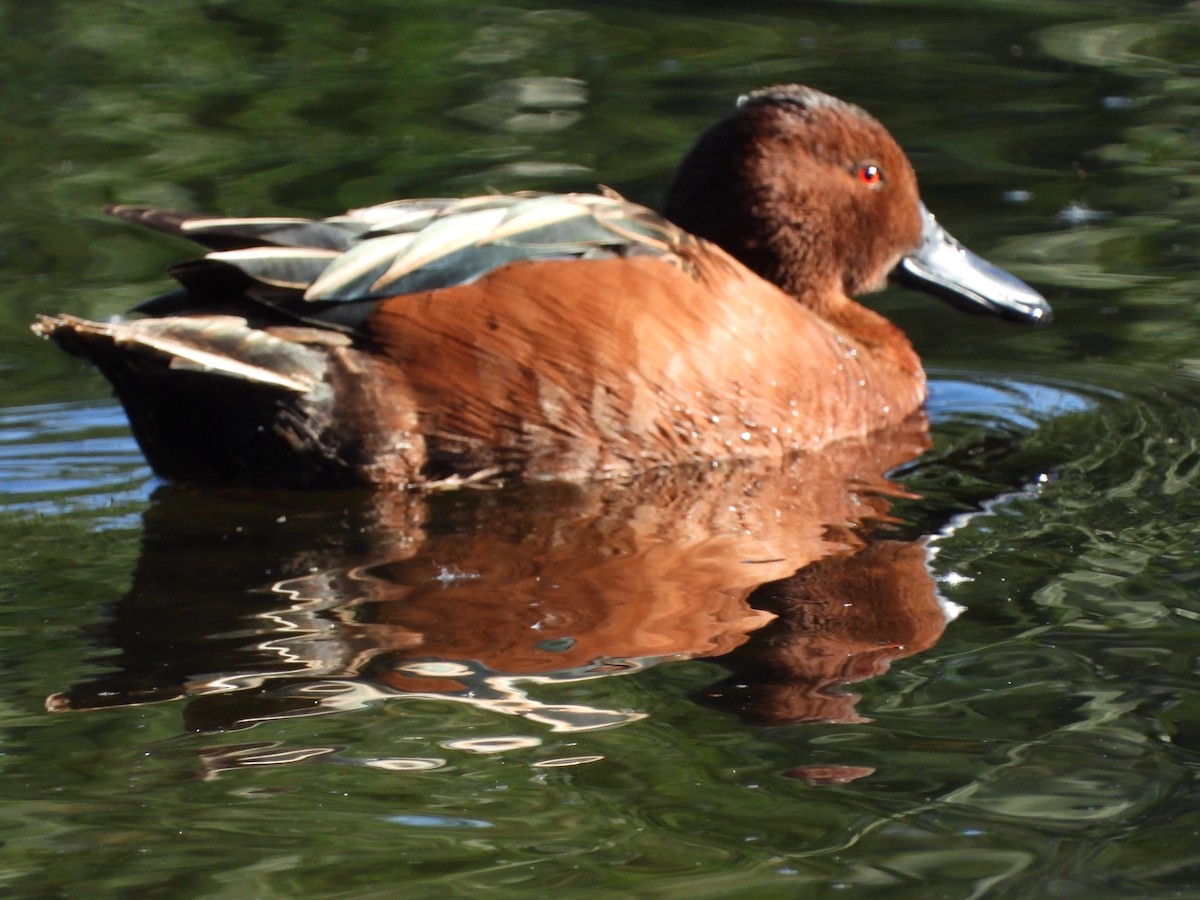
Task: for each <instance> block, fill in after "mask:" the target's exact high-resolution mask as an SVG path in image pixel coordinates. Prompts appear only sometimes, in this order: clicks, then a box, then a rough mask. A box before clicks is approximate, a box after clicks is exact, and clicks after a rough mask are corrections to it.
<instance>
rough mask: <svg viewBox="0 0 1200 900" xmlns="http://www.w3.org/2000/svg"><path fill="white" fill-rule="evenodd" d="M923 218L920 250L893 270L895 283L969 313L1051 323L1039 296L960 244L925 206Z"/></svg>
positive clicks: (1047, 310) (1050, 314) (1027, 286)
mask: <svg viewBox="0 0 1200 900" xmlns="http://www.w3.org/2000/svg"><path fill="white" fill-rule="evenodd" d="M921 215H922V217H923V218H924V228H923V230H922V233H921V246H919V247H918V248H917V249H916V250H915V251H914V252H913V253H911V254H909V255H908V256H906V257H904V258H903V259H902V260H900V262H899V264H898V265H897V266H896V268H895V269H893V270H892V279H893V280H894V281H896V282H898V283H900V284H903V285H906V286H908V287H911V288H916V289H917V290H920V291H925V292H926V293H929V294H933V295H935V296H937V297H941V298H942V299H943V300H948V301H950V302H951V303H953V304H954V305H955V306H959V307H962V308H963V309H966V310H968V311H971V312H988V313H992V314H993V315H997V316H1000V317H1001V318H1004V319H1011V320H1013V321H1016V322H1032V323H1037V324H1045V323H1046V322H1049V321H1050V320H1051V318H1053V316H1052V313H1051V312H1050V304H1048V303H1047V302H1046V299H1045V298H1044V297H1043V296H1042V295H1041V294H1039V293H1038V292H1037V291H1035V290H1034V289H1033V288H1031V287H1030V286H1029V285H1027V284H1026V283H1025V282H1023V281H1022V280H1021V279H1019V278H1017V277H1016V276H1015V275H1010V274H1009V273H1008V272H1005V271H1004V270H1003V269H1001V268H1000V267H999V266H994V265H992V264H991V263H990V262H988V261H987V260H986V259H983V258H982V257H979V256H976V255H975V254H974V253H972V252H971V251H970V250H968V249H967V248H966V247H964V246H963V245H962V244H960V243H959V242H958V241H956V240H955V239H954V238H953V237H951V236H950V234H949V233H948V232H947V231H946V229H944V228H942V226H941V225H939V224H938V221H937V219H935V218H934V217H933V213H931V212H930V211H929V210H927V209H926V208H925V205H924V204H922V205H921Z"/></svg>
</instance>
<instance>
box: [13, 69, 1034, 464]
mask: <svg viewBox="0 0 1200 900" xmlns="http://www.w3.org/2000/svg"><path fill="white" fill-rule="evenodd" d="M108 211H109V212H111V213H112V214H113V215H115V216H117V217H119V218H122V219H126V220H129V221H133V222H138V223H141V224H144V225H147V226H150V227H151V228H155V229H159V230H162V231H166V232H169V233H171V234H176V235H179V236H182V237H186V238H189V239H191V240H193V241H195V242H197V243H199V244H201V245H202V246H204V247H206V248H208V249H209V251H210V252H208V253H207V254H206V255H205V256H203V257H202V258H200V259H197V260H194V261H192V262H186V263H183V264H181V265H178V266H175V267H174V268H172V269H171V270H170V271H171V274H172V275H173V276H174V277H175V279H176V280H177V281H178V282H179V284H180V287H179V288H178V289H177V290H174V291H172V292H170V293H168V294H165V295H163V296H161V297H156V298H154V299H152V300H149V301H147V302H145V303H143V304H141V305H140V306H138V307H135V310H134V311H136V312H138V313H140V314H141V317H140V318H132V319H127V320H121V321H114V322H93V321H87V320H84V319H80V318H76V317H74V316H70V315H58V316H48V317H40V318H39V320H38V321H37V322H36V323H35V324H34V325H33V328H34V330H35V331H36V332H37V333H39V334H41V335H44V336H46V337H49V338H51V339H52V340H54V341H55V342H56V343H57V344H58V345H59V346H61V347H62V348H63V349H65V350H66V351H68V352H70V353H73V354H75V355H78V356H81V357H83V358H85V359H87V360H89V361H90V362H92V363H93V364H94V365H95V366H96V367H97V368H99V369H100V371H101V372H102V373H103V374H104V375H105V376H106V377H107V378H108V379H109V380H110V381H111V382H112V384H113V387H114V388H115V390H116V393H117V396H118V397H119V398H120V401H121V403H122V404H123V405H124V407H125V410H126V412H127V414H128V416H129V419H130V423H131V425H132V428H133V433H134V435H135V437H136V438H137V441H138V443H139V444H140V446H141V448H142V450H143V452H144V453H145V455H146V457H147V459H148V460H149V463H150V465H151V467H152V468H153V469H154V470H155V472H156V473H157V474H159V475H160V476H162V477H164V478H166V479H169V480H176V481H183V482H193V483H210V484H248V485H283V486H299V487H321V486H345V485H355V484H359V485H361V484H367V485H376V486H379V485H418V484H430V483H447V482H450V483H454V482H458V481H471V480H477V479H489V478H504V477H523V478H531V479H542V478H554V479H576V480H577V479H585V478H592V477H611V476H616V475H625V474H630V473H633V472H637V471H642V470H646V469H649V468H653V467H659V466H669V465H675V464H680V463H686V462H692V461H697V460H726V459H729V460H733V459H754V460H760V461H761V460H782V459H783V458H785V457H787V456H788V455H790V454H794V453H797V452H802V451H815V450H819V449H820V448H822V447H824V446H826V445H828V444H830V443H832V442H835V441H839V440H842V439H845V438H851V437H860V436H862V435H865V434H869V433H870V432H872V431H875V430H878V429H885V428H889V427H892V426H895V425H897V424H899V423H901V422H903V421H904V420H905V419H906V418H908V417H909V416H912V415H914V414H918V413H919V411H920V409H921V407H922V404H923V402H924V400H925V396H926V389H925V376H924V373H923V372H922V369H921V365H920V361H919V360H918V358H917V355H916V353H915V351H914V350H913V348H912V346H911V345H910V343H909V342H908V340H907V339H906V338H905V337H904V335H903V334H902V333H901V331H900V330H899V329H898V328H897V327H896V326H894V325H893V324H891V323H890V322H888V321H887V320H886V319H885V318H883V317H882V316H880V315H878V314H877V313H874V312H872V311H870V310H868V309H867V308H866V307H864V306H861V305H860V304H858V303H856V302H855V301H853V300H852V299H851V297H853V296H856V295H859V294H862V293H865V292H868V291H872V290H876V289H879V288H881V287H882V286H884V284H886V283H887V282H888V280H889V279H892V280H895V281H897V282H900V283H903V284H907V285H910V286H913V287H916V288H919V289H922V290H925V291H927V292H930V293H933V294H935V295H938V296H941V297H943V298H946V299H949V300H951V301H953V302H955V303H958V304H961V305H963V306H968V307H971V308H974V309H979V310H981V311H986V312H991V313H994V314H998V315H1000V316H1002V317H1006V318H1009V319H1016V320H1023V321H1032V322H1045V321H1048V320H1049V318H1050V309H1049V307H1048V305H1047V304H1046V302H1045V300H1044V299H1043V298H1042V297H1041V296H1040V295H1039V294H1037V293H1036V292H1035V291H1034V290H1033V289H1032V288H1030V287H1028V286H1027V285H1026V284H1024V283H1023V282H1021V281H1019V280H1018V279H1016V278H1015V277H1013V276H1012V275H1009V274H1008V273H1006V272H1004V271H1003V270H1001V269H998V268H996V267H995V266H992V265H991V264H989V263H987V262H986V261H984V260H982V259H980V258H979V257H977V256H975V255H974V254H972V253H970V252H969V251H967V250H966V249H965V248H963V247H962V246H961V245H960V244H958V243H957V242H956V241H955V240H954V239H953V238H951V237H950V236H949V235H948V234H947V233H946V231H944V230H943V229H942V227H941V226H940V225H939V224H938V222H937V221H936V220H935V218H934V217H933V215H932V214H930V213H929V211H928V210H927V209H926V208H925V207H924V205H923V204H922V202H921V200H920V196H919V194H918V191H917V180H916V176H915V174H914V172H913V168H912V166H911V164H910V163H909V161H908V159H907V157H906V156H905V155H904V152H903V151H902V150H901V149H900V147H899V145H898V144H897V143H896V141H895V140H894V139H893V138H892V137H891V135H889V134H888V132H887V131H886V130H885V129H884V127H883V126H882V125H880V124H879V122H877V121H876V120H875V119H874V118H872V117H871V116H870V115H868V114H867V113H866V112H864V111H863V110H861V109H859V108H858V107H856V106H853V105H851V104H849V103H845V102H843V101H841V100H837V99H835V98H833V97H830V96H828V95H826V94H823V93H821V92H819V91H817V90H814V89H812V88H809V87H804V86H800V85H781V86H776V87H770V88H765V89H762V90H758V91H754V92H753V93H750V94H747V95H745V96H744V97H742V98H740V100H739V101H738V104H737V106H736V108H735V109H734V110H733V112H732V113H731V114H730V115H729V116H728V117H726V118H725V119H723V120H722V121H720V122H718V123H717V124H715V125H713V126H712V127H711V128H709V129H708V130H707V131H706V132H704V134H702V135H701V137H700V138H699V140H698V141H697V143H696V144H695V146H694V147H692V149H691V150H690V151H689V152H688V153H687V155H686V156H685V158H684V160H683V162H682V163H681V165H680V166H679V169H678V171H677V173H676V175H675V177H674V180H673V181H672V183H671V185H670V187H669V189H668V191H667V195H666V203H665V207H664V211H663V215H662V216H660V215H657V214H656V213H654V212H651V211H650V210H648V209H646V208H644V207H642V206H639V205H637V204H634V203H631V202H629V201H627V200H625V199H623V198H621V197H620V196H618V195H616V194H614V193H612V192H610V191H603V192H601V193H597V194H565V195H552V194H533V193H523V194H514V195H496V196H482V197H470V198H466V199H433V200H400V201H395V202H391V203H384V204H381V205H379V206H372V207H368V208H365V209H356V210H352V211H350V212H347V213H344V214H342V215H339V216H334V217H333V218H328V219H320V220H309V219H298V218H221V217H212V216H202V215H193V214H188V213H176V212H170V211H165V210H159V209H151V208H147V207H139V206H115V207H111V208H110V209H109V210H108Z"/></svg>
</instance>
